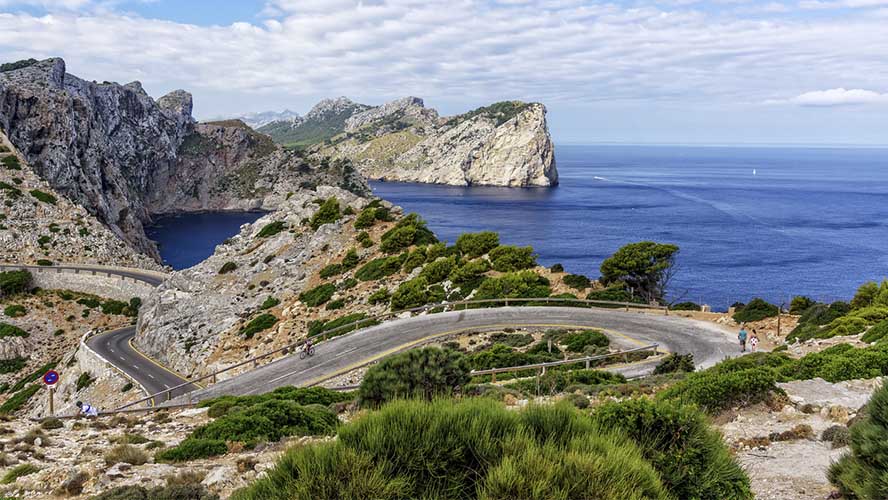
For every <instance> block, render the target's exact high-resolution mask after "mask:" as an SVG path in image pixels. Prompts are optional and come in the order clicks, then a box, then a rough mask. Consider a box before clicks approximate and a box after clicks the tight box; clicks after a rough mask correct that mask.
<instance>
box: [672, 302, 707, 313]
mask: <svg viewBox="0 0 888 500" xmlns="http://www.w3.org/2000/svg"><path fill="white" fill-rule="evenodd" d="M669 308H670V309H672V310H673V311H702V310H703V308H702V307H700V304H697V303H696V302H679V303H677V304H672V305H671V306H669Z"/></svg>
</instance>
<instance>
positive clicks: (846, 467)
mask: <svg viewBox="0 0 888 500" xmlns="http://www.w3.org/2000/svg"><path fill="white" fill-rule="evenodd" d="M886 470H888V384H886V385H882V387H880V388H878V389H876V390H875V392H873V395H872V397H871V398H870V401H869V404H868V405H867V411H866V416H865V417H864V418H863V420H862V421H860V422H858V423H856V424H855V425H854V426H852V427H851V452H850V453H848V454H846V455H844V456H843V457H842V458H841V459H839V461H838V462H835V463H833V464H832V466H830V468H829V473H828V476H829V480H830V482H831V483H832V484H833V485H835V486H836V487H837V488H838V489H839V492H840V493H841V494H842V495H843V496H844V497H845V498H860V499H876V498H888V482H886V481H885V471H886Z"/></svg>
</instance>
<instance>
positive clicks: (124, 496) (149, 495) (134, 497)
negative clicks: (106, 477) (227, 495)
mask: <svg viewBox="0 0 888 500" xmlns="http://www.w3.org/2000/svg"><path fill="white" fill-rule="evenodd" d="M91 500H219V495H216V494H214V493H210V492H208V491H207V489H206V487H205V486H203V485H202V484H199V483H192V484H184V485H180V484H167V485H166V486H157V487H154V488H150V489H149V488H145V487H144V486H137V485H130V486H117V487H115V488H111V489H109V490H106V491H104V492H103V493H101V494H100V495H98V496H95V497H93V498H92V499H91Z"/></svg>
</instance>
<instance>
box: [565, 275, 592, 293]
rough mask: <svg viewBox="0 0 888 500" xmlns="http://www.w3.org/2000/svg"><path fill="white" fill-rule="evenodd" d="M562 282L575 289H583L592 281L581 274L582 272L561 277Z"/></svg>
mask: <svg viewBox="0 0 888 500" xmlns="http://www.w3.org/2000/svg"><path fill="white" fill-rule="evenodd" d="M562 281H564V284H565V285H567V286H569V287H571V288H573V289H575V290H585V289H587V288H589V287H590V286H592V281H591V280H590V279H589V278H587V277H586V276H583V275H582V274H568V275H565V276H564V278H562Z"/></svg>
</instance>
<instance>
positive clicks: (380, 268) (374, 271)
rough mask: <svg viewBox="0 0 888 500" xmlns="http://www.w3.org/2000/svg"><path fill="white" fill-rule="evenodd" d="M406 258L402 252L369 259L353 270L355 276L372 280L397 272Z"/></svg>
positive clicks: (364, 279) (362, 279) (363, 279)
mask: <svg viewBox="0 0 888 500" xmlns="http://www.w3.org/2000/svg"><path fill="white" fill-rule="evenodd" d="M406 259H407V257H406V256H405V255H403V254H402V255H393V256H391V257H382V258H379V259H374V260H371V261H370V262H368V263H366V264H364V265H363V266H361V268H360V269H358V270H357V271H356V272H355V278H357V279H359V280H361V281H374V280H378V279H380V278H384V277H386V276H391V275H392V274H397V273H398V272H399V271H400V270H401V265H402V264H403V263H404V261H405V260H406Z"/></svg>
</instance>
